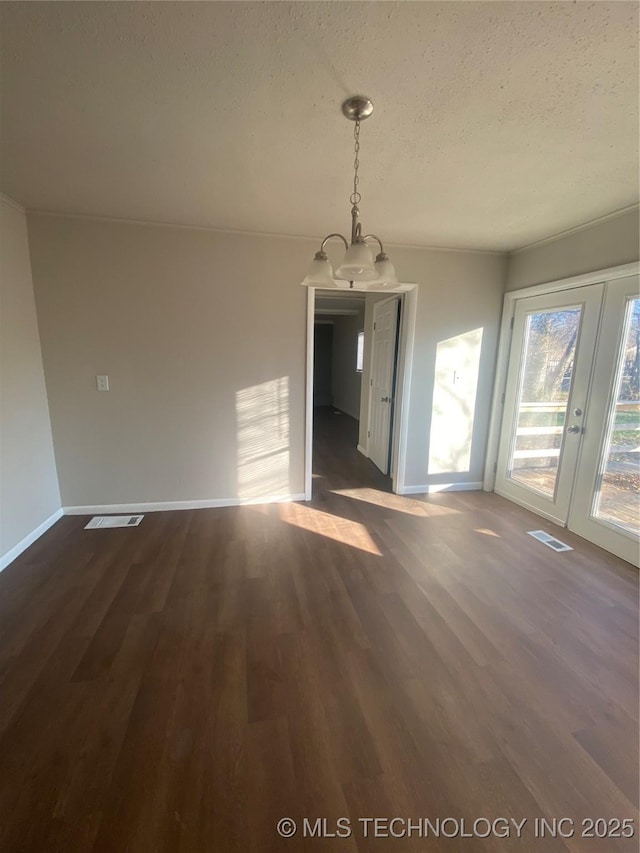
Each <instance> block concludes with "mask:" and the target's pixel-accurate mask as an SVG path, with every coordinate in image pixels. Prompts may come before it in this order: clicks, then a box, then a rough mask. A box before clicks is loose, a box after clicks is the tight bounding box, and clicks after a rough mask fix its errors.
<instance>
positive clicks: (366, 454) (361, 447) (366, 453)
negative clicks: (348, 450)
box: [358, 444, 369, 459]
mask: <svg viewBox="0 0 640 853" xmlns="http://www.w3.org/2000/svg"><path fill="white" fill-rule="evenodd" d="M358 450H359V451H360V453H362V455H363V456H366V457H367V459H368V458H369V453H368V451H367V448H366V447H363V446H362V445H361V444H359V445H358Z"/></svg>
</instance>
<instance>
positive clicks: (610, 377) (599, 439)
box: [568, 276, 640, 565]
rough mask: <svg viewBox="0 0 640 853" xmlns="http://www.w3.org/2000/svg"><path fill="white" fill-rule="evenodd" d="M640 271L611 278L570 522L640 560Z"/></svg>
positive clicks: (621, 554) (596, 539) (598, 542)
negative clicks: (639, 272)
mask: <svg viewBox="0 0 640 853" xmlns="http://www.w3.org/2000/svg"><path fill="white" fill-rule="evenodd" d="M638 284H639V282H638V277H637V276H630V277H628V278H624V279H618V280H617V281H612V282H609V283H608V284H607V291H606V297H605V302H604V310H603V312H602V323H601V328H600V333H599V335H598V347H597V353H596V359H595V364H594V369H593V380H592V388H591V394H590V400H589V410H588V412H587V416H586V419H585V421H584V427H585V432H584V441H583V447H582V451H581V455H580V464H579V469H578V473H577V476H576V485H575V493H574V498H573V501H572V504H571V513H570V516H569V525H568V526H569V528H570V529H571V530H574V531H575V532H576V533H579V534H580V536H584V537H585V538H586V539H590V540H591V541H592V542H595V543H596V545H600V546H601V547H602V548H606V549H607V550H608V551H612V552H613V553H614V554H617V555H618V556H619V557H622V558H623V559H625V560H628V561H629V562H631V563H635V564H636V565H638V563H639V562H640V548H639V544H638V535H639V534H640V467H639V462H640V346H639V344H640V295H639V293H638Z"/></svg>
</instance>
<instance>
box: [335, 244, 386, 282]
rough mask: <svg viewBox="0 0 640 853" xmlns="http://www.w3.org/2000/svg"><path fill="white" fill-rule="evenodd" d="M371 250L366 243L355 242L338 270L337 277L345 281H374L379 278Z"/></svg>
mask: <svg viewBox="0 0 640 853" xmlns="http://www.w3.org/2000/svg"><path fill="white" fill-rule="evenodd" d="M377 277H378V276H377V273H376V270H375V268H374V266H373V257H372V255H371V250H370V249H369V247H368V246H367V244H366V243H353V244H352V245H351V246H349V248H348V249H347V253H346V255H345V256H344V260H343V261H342V263H341V264H340V266H339V267H338V269H337V270H336V278H341V279H343V281H373V280H374V279H375V278H377Z"/></svg>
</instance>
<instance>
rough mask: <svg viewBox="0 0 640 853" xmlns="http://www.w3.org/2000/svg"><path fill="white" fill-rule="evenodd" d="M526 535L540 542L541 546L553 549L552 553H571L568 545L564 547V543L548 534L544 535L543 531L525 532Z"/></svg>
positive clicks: (571, 549)
mask: <svg viewBox="0 0 640 853" xmlns="http://www.w3.org/2000/svg"><path fill="white" fill-rule="evenodd" d="M527 533H528V534H529V536H533V538H534V539H537V540H538V541H539V542H542V544H543V545H547V546H548V547H549V548H553V550H554V551H573V548H572V547H571V546H570V545H565V543H564V542H561V541H560V540H559V539H556V538H555V537H554V536H550V535H549V534H548V533H545V532H544V530H527Z"/></svg>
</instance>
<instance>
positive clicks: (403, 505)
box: [332, 489, 460, 518]
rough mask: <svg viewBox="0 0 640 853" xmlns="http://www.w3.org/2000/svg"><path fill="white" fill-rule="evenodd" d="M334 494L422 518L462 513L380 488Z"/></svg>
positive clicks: (339, 491)
mask: <svg viewBox="0 0 640 853" xmlns="http://www.w3.org/2000/svg"><path fill="white" fill-rule="evenodd" d="M332 491H333V494H334V495H342V496H343V497H345V498H353V499H354V500H357V501H365V502H366V503H370V504H375V506H379V507H382V508H383V509H392V510H394V511H395V512H405V513H407V514H408V515H418V516H421V517H422V518H432V517H434V516H439V515H460V510H458V509H452V508H451V507H448V506H438V505H437V504H432V503H425V502H424V501H417V500H415V499H413V498H407V497H403V496H402V495H394V494H392V493H390V492H381V491H379V490H378V489H332Z"/></svg>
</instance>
